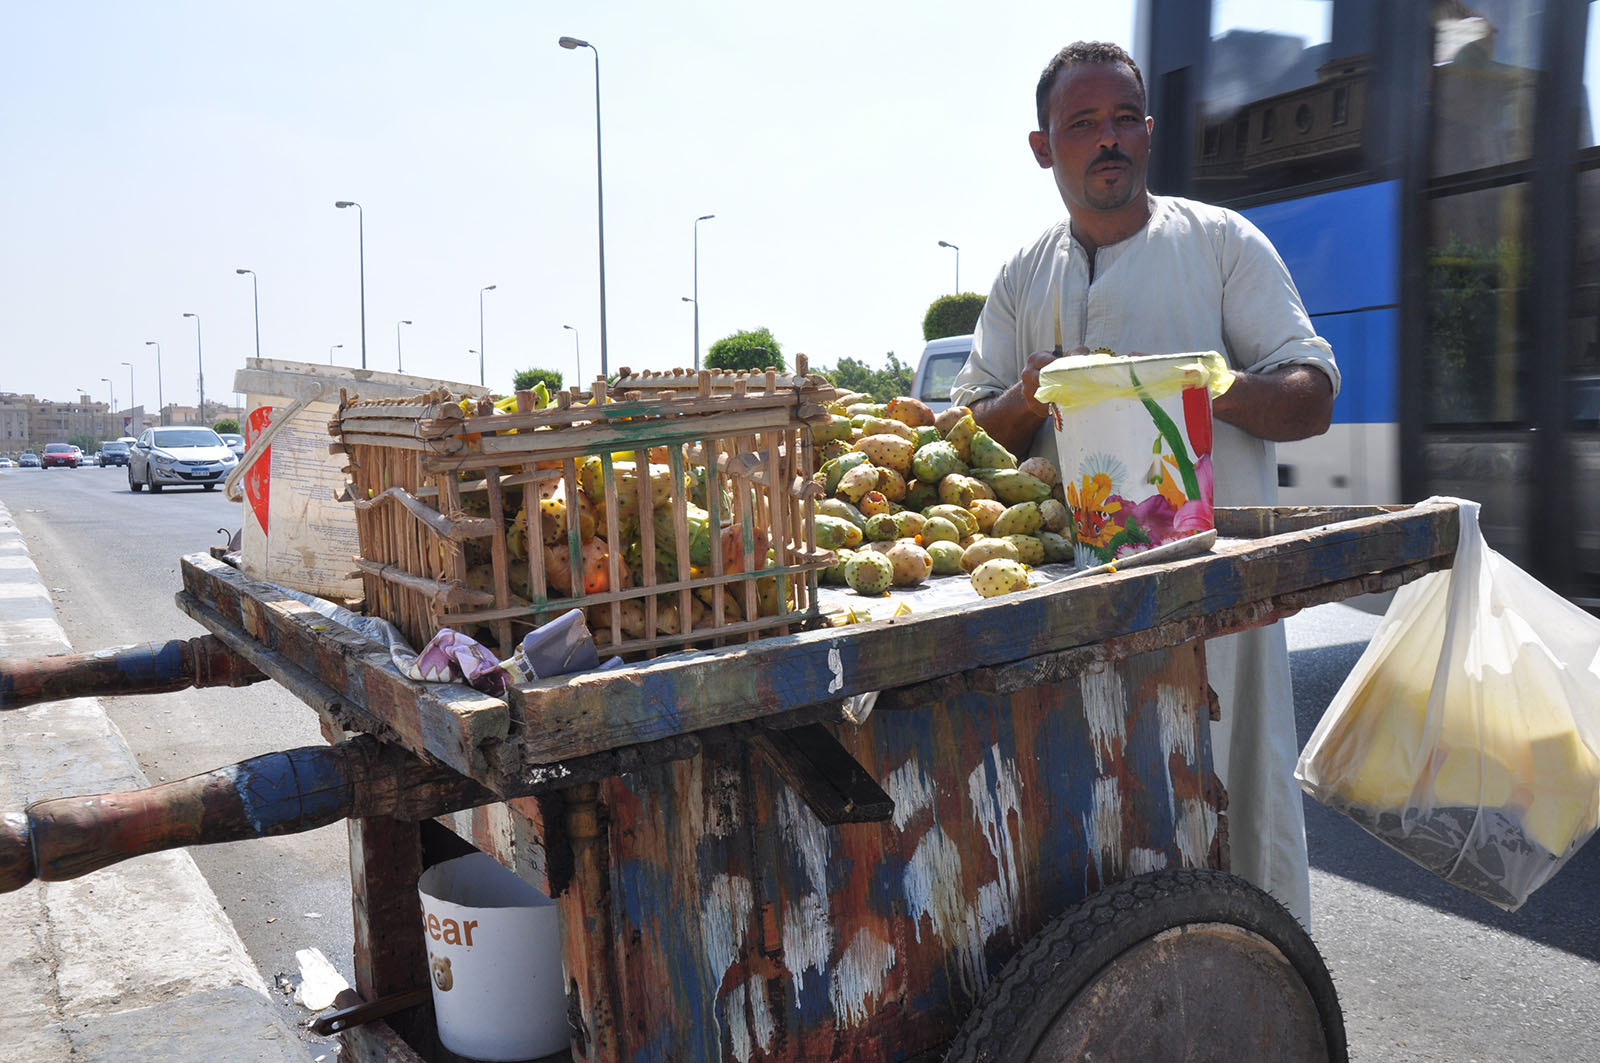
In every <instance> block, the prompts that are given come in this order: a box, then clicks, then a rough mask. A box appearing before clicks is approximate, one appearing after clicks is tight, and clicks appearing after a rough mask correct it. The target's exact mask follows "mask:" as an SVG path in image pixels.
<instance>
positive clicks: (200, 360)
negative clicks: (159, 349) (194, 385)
mask: <svg viewBox="0 0 1600 1063" xmlns="http://www.w3.org/2000/svg"><path fill="white" fill-rule="evenodd" d="M183 316H184V317H192V318H194V360H195V364H196V365H197V366H199V367H200V423H201V424H205V423H206V358H205V353H204V351H203V350H202V348H201V346H200V315H199V314H189V313H186V314H184V315H183Z"/></svg>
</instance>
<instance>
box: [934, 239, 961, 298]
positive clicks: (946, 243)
mask: <svg viewBox="0 0 1600 1063" xmlns="http://www.w3.org/2000/svg"><path fill="white" fill-rule="evenodd" d="M939 246H940V247H948V248H949V249H950V250H952V251H954V252H955V253H956V294H957V295H960V294H961V248H959V247H957V246H956V245H955V244H952V243H951V242H950V241H948V240H940V241H939Z"/></svg>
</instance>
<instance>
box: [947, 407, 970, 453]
mask: <svg viewBox="0 0 1600 1063" xmlns="http://www.w3.org/2000/svg"><path fill="white" fill-rule="evenodd" d="M977 431H978V422H977V421H974V420H973V419H972V413H971V411H968V412H967V413H966V414H965V415H964V416H962V417H961V418H959V419H957V420H956V421H954V422H952V423H951V425H950V427H949V428H947V429H945V432H944V441H945V442H946V443H949V444H950V445H951V446H952V447H955V448H956V454H957V455H958V456H959V457H960V458H961V460H962V461H967V462H970V461H971V460H972V437H973V435H974V434H975V433H976V432H977Z"/></svg>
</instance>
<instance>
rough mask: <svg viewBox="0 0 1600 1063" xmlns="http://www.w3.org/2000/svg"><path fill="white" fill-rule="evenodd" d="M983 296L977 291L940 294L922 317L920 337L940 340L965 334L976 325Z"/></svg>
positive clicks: (981, 308) (981, 310)
mask: <svg viewBox="0 0 1600 1063" xmlns="http://www.w3.org/2000/svg"><path fill="white" fill-rule="evenodd" d="M985 298H986V297H985V296H982V295H979V294H978V293H977V292H961V293H959V294H957V295H941V296H940V297H939V298H937V299H935V300H934V301H933V303H932V304H931V305H930V306H929V307H928V312H927V314H925V315H924V316H923V318H922V338H923V339H925V340H940V339H944V337H946V336H965V335H967V334H968V333H970V332H972V331H973V330H975V329H976V328H977V327H978V315H979V314H981V313H983V304H984V301H985Z"/></svg>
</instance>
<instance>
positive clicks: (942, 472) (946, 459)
mask: <svg viewBox="0 0 1600 1063" xmlns="http://www.w3.org/2000/svg"><path fill="white" fill-rule="evenodd" d="M966 471H967V466H966V463H965V462H963V461H962V460H961V455H959V454H957V453H956V448H955V447H953V446H951V445H950V444H949V443H947V442H945V441H944V440H942V439H941V440H939V441H938V442H937V443H928V444H926V445H925V446H922V447H919V448H918V449H917V451H916V452H915V453H914V454H912V456H911V473H912V475H913V476H915V477H916V478H917V479H919V480H930V481H938V480H941V479H943V478H944V477H946V476H949V475H950V474H951V473H956V472H966Z"/></svg>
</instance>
